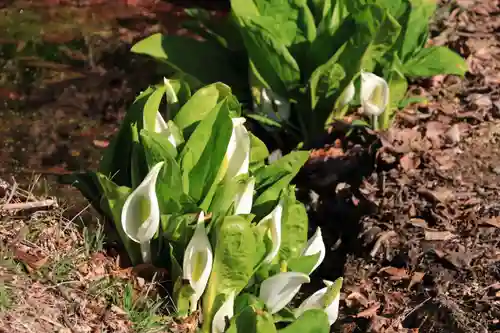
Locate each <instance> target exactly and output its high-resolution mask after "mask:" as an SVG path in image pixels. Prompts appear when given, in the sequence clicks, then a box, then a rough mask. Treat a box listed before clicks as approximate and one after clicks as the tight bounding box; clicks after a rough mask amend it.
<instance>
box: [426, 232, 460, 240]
mask: <svg viewBox="0 0 500 333" xmlns="http://www.w3.org/2000/svg"><path fill="white" fill-rule="evenodd" d="M453 237H455V235H454V234H453V233H452V232H450V231H435V230H425V240H427V241H446V240H450V239H452V238H453Z"/></svg>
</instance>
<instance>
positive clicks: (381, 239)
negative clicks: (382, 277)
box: [370, 230, 397, 258]
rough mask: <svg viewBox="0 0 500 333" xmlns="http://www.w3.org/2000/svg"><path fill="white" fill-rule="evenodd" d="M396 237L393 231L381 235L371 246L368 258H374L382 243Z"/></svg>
mask: <svg viewBox="0 0 500 333" xmlns="http://www.w3.org/2000/svg"><path fill="white" fill-rule="evenodd" d="M394 236H397V234H396V232H395V231H394V230H390V231H386V232H384V233H382V235H381V236H380V237H379V238H378V239H377V241H376V242H375V245H374V246H373V249H372V251H371V252H370V256H372V258H373V257H375V255H376V254H377V252H378V250H379V249H380V246H382V244H383V243H385V242H386V241H387V240H388V239H389V238H391V237H394Z"/></svg>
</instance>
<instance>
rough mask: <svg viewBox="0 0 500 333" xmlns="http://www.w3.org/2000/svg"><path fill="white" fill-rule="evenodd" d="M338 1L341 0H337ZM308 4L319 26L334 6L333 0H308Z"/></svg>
mask: <svg viewBox="0 0 500 333" xmlns="http://www.w3.org/2000/svg"><path fill="white" fill-rule="evenodd" d="M336 2H340V1H339V0H337V1H336ZM307 4H308V6H309V8H310V10H311V12H312V14H313V16H314V20H315V22H316V25H317V26H318V25H319V24H320V23H321V21H323V20H324V19H325V17H327V16H328V14H329V13H330V8H332V0H308V1H307Z"/></svg>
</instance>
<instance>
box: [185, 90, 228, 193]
mask: <svg viewBox="0 0 500 333" xmlns="http://www.w3.org/2000/svg"><path fill="white" fill-rule="evenodd" d="M232 129H233V124H232V121H231V118H230V117H229V109H228V105H227V101H226V100H224V101H222V102H220V103H219V104H217V106H216V107H215V108H213V110H212V111H210V113H209V114H208V115H207V116H206V117H205V119H203V120H202V121H201V122H200V123H199V125H198V126H197V127H196V129H195V130H194V132H193V134H192V135H191V137H190V138H189V140H188V141H187V142H186V145H185V146H184V149H183V150H182V152H181V154H180V165H181V170H182V183H183V187H184V191H185V192H186V193H188V194H189V195H190V196H191V197H192V198H193V199H194V200H195V201H199V200H201V199H203V198H204V197H205V195H206V194H207V193H208V192H209V191H210V189H211V187H212V186H213V185H214V182H215V181H216V180H217V175H218V172H219V169H220V167H221V164H222V162H223V160H224V155H225V154H226V150H227V145H228V143H229V138H230V137H231V133H232Z"/></svg>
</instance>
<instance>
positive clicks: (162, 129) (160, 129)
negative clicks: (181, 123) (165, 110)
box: [154, 111, 179, 148]
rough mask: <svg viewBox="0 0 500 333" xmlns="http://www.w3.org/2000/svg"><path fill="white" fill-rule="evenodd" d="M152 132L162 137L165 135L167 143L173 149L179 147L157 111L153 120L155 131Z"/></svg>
mask: <svg viewBox="0 0 500 333" xmlns="http://www.w3.org/2000/svg"><path fill="white" fill-rule="evenodd" d="M154 131H155V132H156V133H160V134H163V135H166V136H167V137H168V141H169V142H170V143H171V144H172V145H173V146H174V147H175V148H177V146H178V145H179V143H178V142H177V140H176V139H175V136H174V135H173V133H172V130H171V129H170V128H169V127H168V124H167V122H166V121H165V119H163V117H162V115H161V113H160V112H159V111H157V112H156V119H155V129H154Z"/></svg>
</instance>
